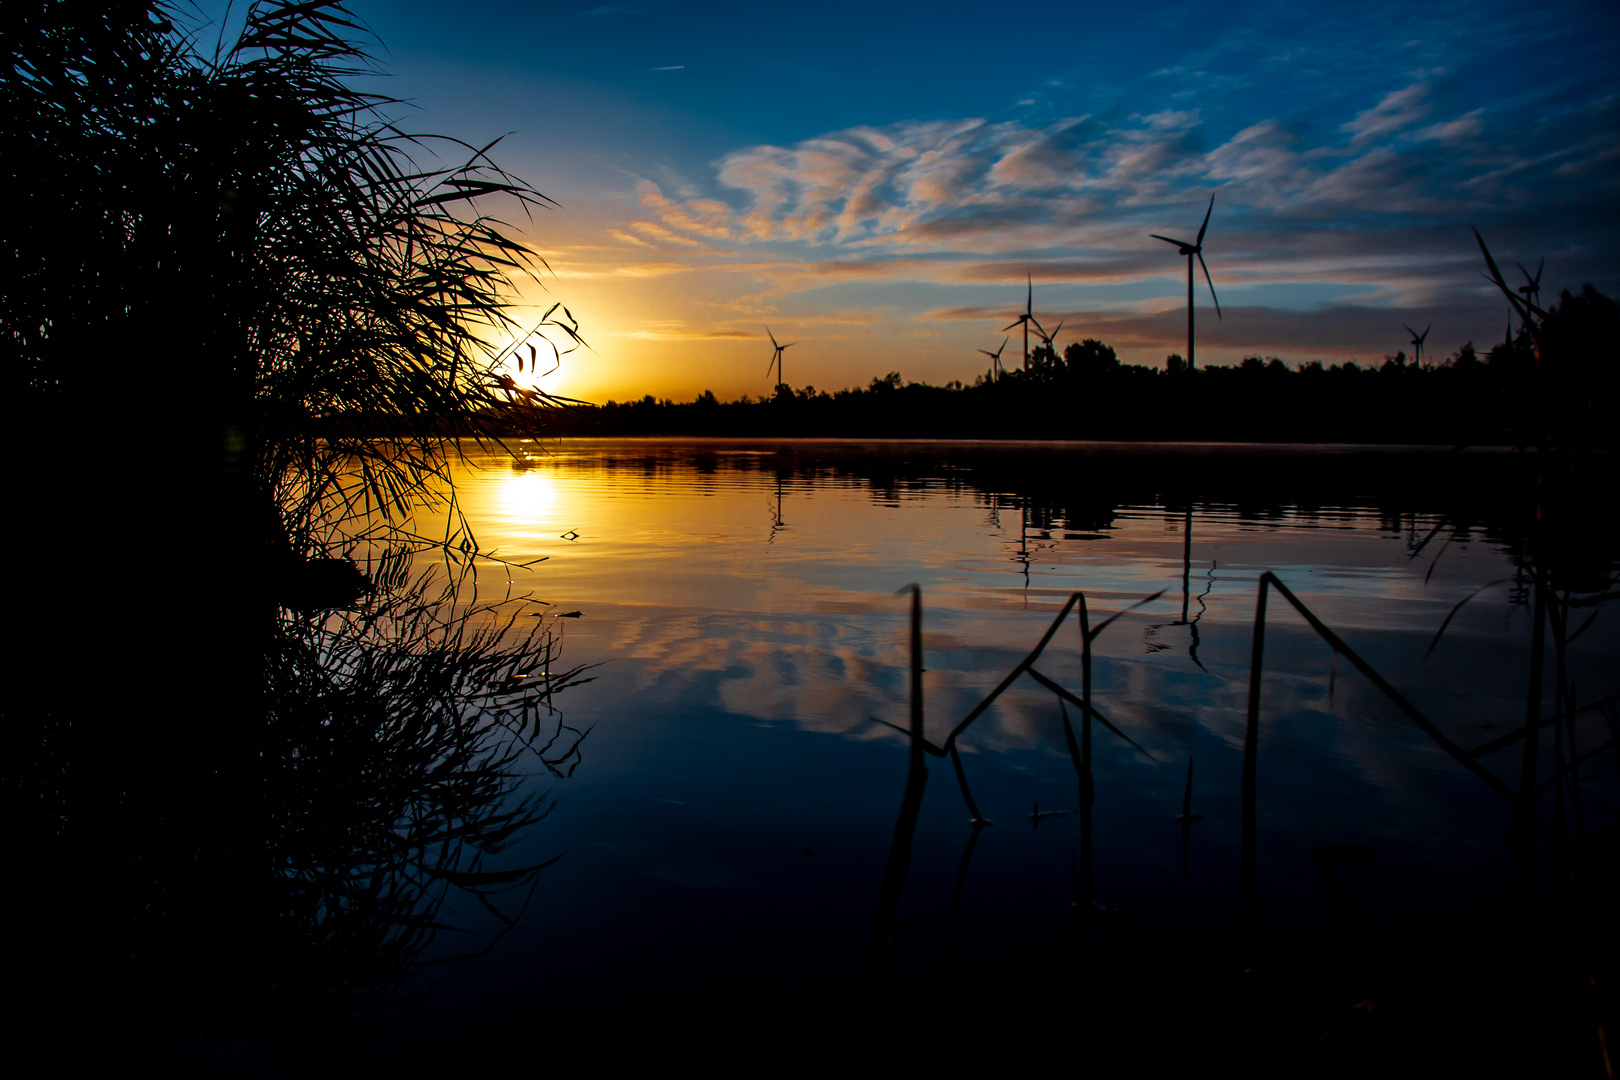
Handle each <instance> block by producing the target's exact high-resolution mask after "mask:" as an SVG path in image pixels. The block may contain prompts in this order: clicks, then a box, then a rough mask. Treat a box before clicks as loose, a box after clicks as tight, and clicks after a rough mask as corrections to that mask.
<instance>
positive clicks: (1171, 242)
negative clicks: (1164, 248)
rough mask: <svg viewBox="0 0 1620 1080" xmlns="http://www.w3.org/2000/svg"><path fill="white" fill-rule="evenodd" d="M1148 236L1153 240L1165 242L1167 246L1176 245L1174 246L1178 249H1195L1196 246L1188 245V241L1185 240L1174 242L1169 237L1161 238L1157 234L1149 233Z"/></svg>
mask: <svg viewBox="0 0 1620 1080" xmlns="http://www.w3.org/2000/svg"><path fill="white" fill-rule="evenodd" d="M1148 235H1149V236H1151V237H1153V239H1155V240H1163V241H1164V242H1165V243H1167V244H1174V245H1176V247H1195V246H1196V245H1194V244H1189V243H1187V241H1185V240H1172V239H1170V238H1169V237H1168V236H1160V235H1159V234H1158V233H1156V232H1154V233H1148Z"/></svg>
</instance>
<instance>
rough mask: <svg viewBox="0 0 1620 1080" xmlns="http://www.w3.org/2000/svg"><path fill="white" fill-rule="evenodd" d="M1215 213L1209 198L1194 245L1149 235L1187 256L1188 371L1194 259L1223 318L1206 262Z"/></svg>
mask: <svg viewBox="0 0 1620 1080" xmlns="http://www.w3.org/2000/svg"><path fill="white" fill-rule="evenodd" d="M1214 212H1215V196H1213V195H1211V196H1210V197H1209V209H1208V210H1205V211H1204V223H1203V224H1202V225H1200V226H1198V239H1197V240H1194V241H1193V242H1192V243H1190V244H1189V243H1188V242H1187V241H1185V240H1172V239H1171V238H1170V237H1168V236H1160V235H1159V234H1158V233H1149V234H1148V235H1149V236H1151V237H1153V239H1155V240H1163V241H1164V242H1165V243H1167V244H1174V245H1176V247H1177V248H1179V249H1180V253H1181V254H1182V255H1185V256H1187V370H1188V371H1191V370H1192V369H1193V259H1194V257H1196V258H1197V259H1198V265H1199V266H1202V267H1203V268H1204V280H1205V281H1207V282H1209V298H1210V299H1211V300H1214V301H1215V317H1216V318H1217V319H1219V318H1221V301H1220V297H1218V296H1216V295H1215V281H1214V279H1213V278H1211V277H1210V276H1209V264H1208V263H1206V262H1205V261H1204V232H1205V230H1207V229H1208V228H1209V215H1211V214H1213V213H1214Z"/></svg>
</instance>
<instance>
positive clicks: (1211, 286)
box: [1198, 199, 1222, 319]
mask: <svg viewBox="0 0 1620 1080" xmlns="http://www.w3.org/2000/svg"><path fill="white" fill-rule="evenodd" d="M1209 205H1210V207H1211V208H1212V209H1213V208H1214V206H1215V200H1214V199H1211V200H1210V202H1209ZM1199 235H1200V236H1202V235H1203V234H1202V233H1200V234H1199ZM1198 265H1199V266H1202V267H1203V268H1204V280H1205V281H1207V282H1209V298H1210V299H1211V300H1213V301H1215V317H1216V318H1217V319H1219V318H1222V316H1221V298H1220V297H1218V296H1216V295H1215V279H1214V278H1212V277H1210V276H1209V264H1208V263H1206V262H1205V261H1204V253H1203V252H1202V251H1200V252H1199V253H1198Z"/></svg>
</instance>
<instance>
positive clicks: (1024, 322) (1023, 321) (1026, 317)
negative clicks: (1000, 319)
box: [1001, 274, 1040, 371]
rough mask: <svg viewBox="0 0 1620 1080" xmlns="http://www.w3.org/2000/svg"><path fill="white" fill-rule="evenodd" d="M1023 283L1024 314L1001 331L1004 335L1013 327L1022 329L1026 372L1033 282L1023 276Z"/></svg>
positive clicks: (1031, 320)
mask: <svg viewBox="0 0 1620 1080" xmlns="http://www.w3.org/2000/svg"><path fill="white" fill-rule="evenodd" d="M1024 281H1025V283H1026V284H1027V285H1028V286H1029V291H1028V292H1027V293H1026V294H1025V295H1024V313H1023V314H1022V315H1020V316H1018V318H1016V319H1014V320H1013V321H1012V322H1010V323H1008V324H1007V325H1006V326H1003V327H1002V328H1001V331H1002V333H1006V332H1007V331H1008V330H1011V329H1012V328H1013V327H1015V326H1022V327H1023V328H1024V368H1025V370H1026V371H1027V370H1028V369H1029V324H1030V323H1031V322H1034V320H1035V280H1034V279H1033V278H1031V277H1030V276H1029V275H1028V274H1025V275H1024ZM1035 325H1036V326H1039V325H1040V323H1035Z"/></svg>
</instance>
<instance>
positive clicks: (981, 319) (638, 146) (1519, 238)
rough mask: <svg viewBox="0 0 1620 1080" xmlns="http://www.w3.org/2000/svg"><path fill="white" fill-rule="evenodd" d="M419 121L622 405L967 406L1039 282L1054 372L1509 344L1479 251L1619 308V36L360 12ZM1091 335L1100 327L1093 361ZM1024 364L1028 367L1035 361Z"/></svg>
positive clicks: (1437, 16)
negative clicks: (472, 149) (792, 394)
mask: <svg viewBox="0 0 1620 1080" xmlns="http://www.w3.org/2000/svg"><path fill="white" fill-rule="evenodd" d="M352 6H353V10H354V11H355V12H356V13H357V14H358V15H360V16H361V18H363V19H364V20H365V21H366V22H367V23H368V24H369V25H370V26H371V28H372V29H373V30H374V31H375V32H376V33H377V35H378V37H379V38H380V39H381V40H382V42H383V43H384V44H385V46H386V49H385V50H384V51H383V52H382V53H381V54H380V59H381V61H382V63H383V66H384V67H385V68H386V70H387V71H388V72H389V73H390V78H389V80H388V82H387V85H386V88H387V90H388V91H389V92H391V93H393V94H396V95H398V96H401V97H405V98H408V99H410V100H411V101H412V102H413V104H414V107H415V113H414V115H412V116H410V118H409V119H410V122H411V123H412V124H415V125H417V126H419V127H420V128H421V129H423V130H431V131H438V132H443V133H446V134H453V135H456V136H459V137H462V138H465V139H468V140H470V141H481V140H485V139H489V138H494V137H496V136H504V141H503V142H502V144H501V150H500V152H499V153H498V155H497V157H498V159H499V160H500V161H501V162H502V163H503V164H505V165H507V166H508V168H510V169H511V170H512V171H514V172H516V173H517V174H519V175H521V176H523V177H524V178H525V179H528V180H530V181H531V182H533V183H534V184H535V185H536V186H538V187H539V188H540V189H541V190H543V191H545V192H547V193H548V194H550V195H553V196H554V197H555V198H557V199H558V200H559V202H560V203H561V209H559V210H557V211H555V212H550V213H547V214H543V215H540V216H539V217H537V218H536V219H535V220H534V222H533V223H532V224H530V223H527V222H523V223H520V224H521V226H522V228H523V230H524V231H525V233H526V235H527V236H528V237H529V238H530V240H531V241H532V242H533V244H534V245H535V246H536V247H537V248H539V249H541V250H542V251H543V252H545V254H546V257H547V259H548V261H549V262H550V263H551V265H552V267H553V269H554V271H555V276H550V277H548V278H547V279H546V282H545V289H546V292H542V291H541V290H539V289H538V288H531V289H530V290H529V293H528V295H527V296H526V297H525V299H526V300H528V301H530V302H533V303H536V304H538V303H543V302H549V300H550V299H561V300H563V301H564V302H566V303H568V304H569V306H570V307H571V308H572V309H573V310H574V311H575V313H576V314H578V315H579V316H580V317H581V318H582V320H583V321H584V324H585V330H586V334H587V338H588V340H590V342H591V344H592V346H593V347H594V349H595V352H594V353H592V354H578V355H576V356H575V357H573V358H571V360H570V366H569V368H568V369H567V371H566V372H565V373H563V376H562V377H560V378H559V380H558V382H557V384H556V385H557V388H558V389H562V390H565V391H567V392H573V393H578V394H580V395H582V396H586V397H591V398H595V399H602V398H607V397H624V396H627V395H629V394H632V393H633V394H637V395H639V394H640V393H653V394H657V395H659V396H672V397H677V398H681V397H685V398H689V397H691V396H692V395H693V394H695V393H696V392H698V391H699V390H701V389H704V388H706V387H708V388H712V389H714V390H715V391H716V392H717V393H720V394H721V395H722V396H728V397H729V396H734V395H736V394H739V393H753V394H759V393H762V392H764V391H766V390H767V389H768V386H769V382H770V380H769V379H768V378H767V377H766V376H765V374H764V372H765V365H766V361H767V360H768V359H769V355H770V349H769V345H768V344H763V345H762V343H763V342H764V340H765V339H764V329H763V328H764V326H765V325H769V326H770V327H771V328H772V329H773V330H775V331H776V332H777V336H778V337H779V338H783V339H787V338H792V339H796V340H800V341H802V342H803V344H801V345H799V346H798V347H796V348H795V349H794V350H793V351H792V352H790V353H789V354H788V369H787V375H788V378H789V381H791V382H793V383H794V384H795V385H804V384H805V383H814V384H815V385H817V386H820V387H834V388H835V387H838V386H843V385H850V384H857V383H859V384H864V383H865V381H866V380H867V378H869V377H870V376H871V375H872V374H876V373H881V372H883V371H887V370H890V369H898V370H900V371H901V372H902V373H904V374H905V375H906V376H907V377H908V378H913V379H927V380H929V381H935V382H942V381H945V380H948V379H955V378H960V379H964V380H967V381H971V380H972V379H973V377H974V376H975V375H976V374H978V373H980V372H981V371H982V370H983V369H982V367H981V366H980V360H982V358H981V357H978V356H977V354H976V352H975V350H976V349H979V348H994V347H995V346H996V345H997V344H998V343H999V342H1000V341H1001V339H1002V337H1003V335H1002V333H1001V327H1002V326H1004V325H1006V323H1007V322H1009V321H1010V318H1011V316H1012V314H1013V313H1014V312H1015V311H1016V310H1018V309H1020V308H1021V306H1022V300H1023V282H1024V278H1025V275H1026V274H1029V275H1031V276H1032V277H1033V278H1034V281H1035V308H1036V313H1037V315H1038V316H1039V317H1040V319H1041V321H1042V322H1043V323H1044V324H1045V325H1046V326H1048V327H1052V326H1054V325H1056V324H1057V323H1058V322H1059V321H1060V320H1062V321H1063V322H1064V329H1063V332H1062V334H1061V335H1060V336H1059V342H1060V344H1063V343H1066V342H1067V341H1069V340H1073V339H1075V338H1078V337H1081V336H1090V337H1099V338H1102V339H1103V340H1105V341H1108V342H1110V343H1112V344H1114V345H1115V346H1116V348H1118V349H1119V351H1120V353H1121V355H1122V356H1124V357H1125V358H1126V359H1127V360H1131V361H1135V362H1142V363H1154V364H1160V363H1162V362H1163V360H1164V356H1165V354H1166V353H1168V352H1171V351H1183V350H1184V348H1185V304H1186V292H1185V290H1186V281H1185V276H1184V275H1185V261H1184V260H1182V259H1179V258H1177V256H1176V253H1175V251H1174V250H1173V249H1170V248H1168V247H1166V246H1165V245H1163V244H1161V243H1160V242H1158V241H1156V240H1153V239H1151V238H1149V236H1148V233H1150V232H1162V233H1168V234H1170V235H1183V234H1191V233H1193V232H1195V231H1196V229H1197V226H1198V222H1199V220H1200V219H1201V218H1202V216H1203V212H1204V208H1205V206H1206V205H1207V203H1208V200H1209V198H1210V197H1211V195H1213V196H1214V197H1215V212H1214V215H1213V218H1212V221H1211V224H1210V233H1209V237H1208V240H1207V242H1206V257H1207V258H1208V260H1209V265H1210V268H1211V270H1212V271H1213V273H1214V276H1215V284H1216V288H1217V289H1218V290H1219V293H1220V300H1221V306H1222V308H1223V318H1221V319H1219V320H1217V319H1216V317H1215V312H1214V309H1213V307H1212V306H1211V305H1210V300H1209V293H1208V289H1207V287H1206V286H1205V285H1204V283H1203V281H1202V280H1201V279H1200V281H1199V289H1198V305H1199V312H1198V319H1199V338H1198V341H1199V347H1198V355H1199V359H1200V362H1204V363H1210V362H1214V363H1219V362H1231V361H1234V360H1236V359H1239V358H1241V357H1242V356H1244V355H1247V354H1250V353H1262V354H1267V355H1279V356H1282V357H1283V358H1284V359H1286V360H1289V361H1291V362H1300V361H1304V360H1309V359H1314V358H1321V359H1325V360H1328V361H1337V360H1342V359H1347V358H1352V357H1354V358H1356V359H1360V360H1362V361H1368V360H1376V359H1377V358H1379V357H1381V355H1382V354H1384V353H1387V352H1392V351H1394V350H1395V349H1396V348H1399V347H1402V346H1404V345H1405V343H1406V341H1405V339H1406V336H1407V335H1406V334H1405V332H1404V331H1403V330H1402V324H1404V323H1412V324H1413V325H1416V326H1418V328H1419V329H1421V328H1422V327H1423V326H1425V325H1428V324H1430V323H1432V324H1433V325H1434V331H1433V333H1432V334H1431V337H1430V339H1429V351H1430V353H1431V354H1432V355H1434V356H1435V357H1440V356H1444V355H1445V354H1447V353H1449V352H1452V351H1454V350H1455V349H1456V348H1457V347H1458V346H1460V345H1461V344H1462V343H1463V341H1465V340H1469V339H1472V340H1474V341H1475V342H1476V343H1480V344H1484V343H1488V342H1489V341H1492V340H1496V339H1498V338H1500V336H1501V334H1502V332H1503V328H1504V325H1505V323H1506V319H1507V307H1506V304H1505V303H1504V302H1501V301H1500V300H1499V299H1497V298H1495V297H1493V296H1492V295H1491V292H1490V288H1489V286H1488V285H1487V284H1486V283H1485V282H1484V281H1482V280H1481V279H1480V277H1479V275H1478V270H1479V266H1480V260H1479V258H1478V254H1477V250H1476V249H1475V248H1474V247H1473V240H1472V236H1471V235H1470V233H1469V231H1468V226H1469V225H1470V224H1477V225H1479V227H1480V228H1481V230H1482V231H1483V232H1484V233H1485V235H1486V237H1487V239H1488V240H1489V241H1490V242H1491V244H1492V246H1493V249H1494V250H1495V251H1496V253H1497V255H1498V258H1499V259H1501V260H1504V261H1505V262H1507V263H1512V262H1516V261H1522V262H1525V263H1527V264H1528V265H1529V266H1530V267H1531V269H1532V270H1533V269H1534V267H1535V265H1536V262H1537V260H1539V259H1540V258H1542V257H1543V256H1545V257H1546V259H1547V271H1546V275H1545V277H1544V279H1543V288H1544V298H1550V297H1551V296H1552V295H1553V294H1554V293H1555V292H1556V290H1557V289H1559V288H1563V287H1566V286H1568V287H1575V288H1578V287H1579V286H1580V284H1581V283H1583V282H1586V281H1590V282H1592V283H1593V284H1594V285H1596V286H1597V287H1598V288H1600V289H1602V290H1603V291H1605V292H1607V293H1610V294H1611V295H1614V294H1620V269H1617V266H1616V262H1615V260H1614V259H1613V258H1612V257H1609V255H1608V253H1609V252H1610V251H1612V250H1613V249H1614V247H1615V246H1616V244H1617V243H1620V63H1616V61H1615V59H1614V58H1615V56H1616V51H1617V46H1620V7H1616V6H1614V5H1609V4H1595V3H1584V4H1558V3H1553V4H1540V5H1525V4H1506V3H1486V4H1467V5H1464V4H1445V3H1437V4H1413V3H1388V4H1381V3H1369V4H1359V5H1345V6H1341V7H1338V8H1334V9H1331V10H1328V9H1316V8H1309V7H1306V6H1304V5H1296V4H1271V3H1247V4H1231V5H1216V4H1199V5H1190V4H1154V3H1136V4H1129V5H1107V6H1103V5H1086V4H1044V3H1029V4H1023V5H1020V6H1019V7H1018V8H1017V9H1011V8H1008V9H991V8H989V7H984V6H968V5H954V6H953V5H939V4H929V5H882V4H843V3H832V4H818V5H813V6H811V5H805V6H780V5H778V6H769V5H758V4H751V5H741V4H737V5H732V4H677V3H648V4H638V3H622V4H618V3H616V4H589V3H582V4H576V5H543V4H519V3H497V2H493V0H491V2H485V3H459V4H457V5H455V6H453V7H447V6H445V5H441V4H428V3H415V2H390V3H372V2H365V0H361V2H356V3H355V4H353V5H352ZM1071 335H1072V336H1071ZM1019 347H1020V346H1019V345H1018V344H1017V343H1015V344H1014V345H1012V346H1010V347H1009V354H1010V353H1012V352H1014V351H1016V350H1017V349H1018V348H1019Z"/></svg>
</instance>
